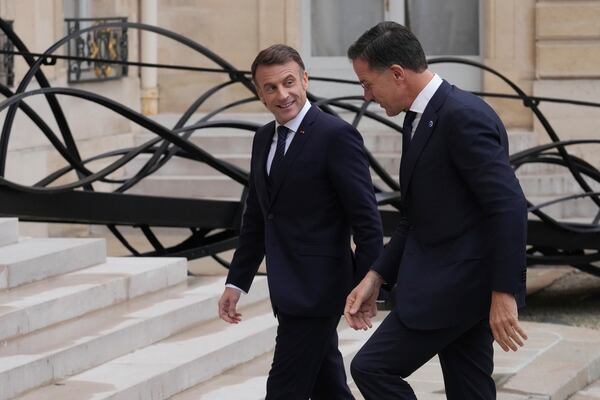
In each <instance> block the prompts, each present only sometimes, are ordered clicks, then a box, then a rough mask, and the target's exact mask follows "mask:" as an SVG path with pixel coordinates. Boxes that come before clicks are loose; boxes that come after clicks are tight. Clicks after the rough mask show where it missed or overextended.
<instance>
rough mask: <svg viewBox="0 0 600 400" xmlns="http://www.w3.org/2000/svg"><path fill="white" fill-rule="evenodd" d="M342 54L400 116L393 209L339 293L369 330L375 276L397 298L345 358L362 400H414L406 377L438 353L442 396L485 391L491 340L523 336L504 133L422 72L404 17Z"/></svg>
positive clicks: (515, 205) (518, 211)
mask: <svg viewBox="0 0 600 400" xmlns="http://www.w3.org/2000/svg"><path fill="white" fill-rule="evenodd" d="M348 57H349V58H350V59H351V60H352V65H353V68H354V71H355V73H356V75H357V76H358V78H359V80H360V81H361V83H362V85H363V88H364V96H365V98H366V99H367V100H372V101H375V102H377V103H379V104H380V106H381V107H383V108H384V109H385V111H386V113H387V114H388V115H390V116H392V115H397V114H399V113H400V112H402V111H404V112H406V117H405V122H404V128H403V150H402V160H401V166H400V184H401V195H402V203H403V216H402V220H401V223H400V225H399V226H398V228H397V230H396V231H395V232H394V234H393V235H392V238H391V240H390V242H389V243H388V245H387V246H386V248H385V250H384V252H383V254H382V256H381V257H380V258H379V259H378V260H377V261H376V262H375V263H374V265H373V266H372V268H371V270H370V271H369V272H368V273H367V275H366V276H365V278H364V279H363V281H362V282H361V283H360V284H359V285H358V286H357V287H356V288H355V289H354V290H353V291H352V292H351V294H350V295H349V296H348V299H347V304H346V308H345V317H346V319H347V320H348V322H349V324H350V325H351V326H352V327H354V328H355V329H367V328H369V327H371V320H370V318H371V317H372V316H373V315H374V314H375V312H376V308H375V299H376V297H377V293H378V290H379V287H380V286H381V284H382V283H384V282H386V283H389V284H394V283H396V288H395V297H394V300H395V306H394V309H393V311H392V312H391V313H390V314H389V315H388V316H387V317H386V318H385V320H384V321H383V322H382V324H381V325H380V327H379V328H378V329H377V331H375V333H374V334H373V335H372V336H371V338H370V339H369V341H368V342H367V343H366V344H365V346H364V347H363V348H362V349H361V350H360V352H359V353H358V354H357V355H356V357H355V358H354V360H353V361H352V365H351V371H352V376H353V377H354V381H355V382H356V384H357V386H358V387H359V389H360V391H361V392H362V393H363V395H364V397H365V399H367V400H385V399H414V398H415V394H414V392H413V390H412V389H411V387H410V385H409V384H408V383H407V382H406V381H405V380H404V379H402V378H406V377H407V376H409V375H410V374H411V373H412V372H414V371H415V370H416V369H417V368H419V367H420V366H421V365H423V364H424V363H425V362H427V361H428V360H429V359H431V358H432V357H433V356H435V355H436V354H437V355H438V356H439V359H440V363H441V367H442V372H443V376H444V383H445V387H446V395H447V398H448V399H457V400H469V399H494V398H495V397H496V389H495V385H494V381H493V379H492V370H493V347H492V343H493V340H494V339H495V340H496V341H497V342H498V343H499V345H500V346H501V347H502V348H503V349H504V350H505V351H508V350H509V349H512V350H515V351H516V350H517V348H518V346H522V345H523V339H526V334H525V332H524V331H523V329H522V328H521V327H520V325H519V322H518V312H517V307H518V306H520V305H522V304H523V300H524V293H525V292H524V291H525V235H526V222H527V221H526V217H527V208H526V201H525V198H524V196H523V193H522V191H521V188H520V186H519V182H518V181H517V179H516V177H515V174H514V172H513V170H512V168H511V167H510V165H509V162H508V138H507V134H506V131H505V129H504V126H503V125H502V122H501V121H500V119H499V118H498V116H497V115H496V113H495V112H494V111H493V110H492V109H491V108H490V107H489V106H488V105H487V104H486V103H485V102H484V101H482V100H481V99H480V98H479V97H477V96H474V95H472V94H470V93H467V92H464V91H462V90H460V89H458V88H456V87H454V86H452V85H450V84H448V83H447V82H446V81H443V80H442V79H441V78H440V77H438V76H437V75H435V74H434V73H432V72H431V71H430V70H428V68H427V61H426V59H425V55H424V52H423V49H422V48H421V45H420V43H419V42H418V40H417V39H416V37H415V36H414V35H413V34H412V33H411V32H410V31H409V30H408V29H406V28H405V27H403V26H402V25H399V24H396V23H394V22H382V23H380V24H378V25H376V26H375V27H373V28H371V29H370V30H368V31H367V32H366V33H364V34H363V35H362V36H361V37H360V38H359V39H358V40H357V41H356V42H355V43H354V44H353V45H352V46H351V47H350V48H349V49H348Z"/></svg>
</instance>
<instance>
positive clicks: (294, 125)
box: [275, 100, 310, 132]
mask: <svg viewBox="0 0 600 400" xmlns="http://www.w3.org/2000/svg"><path fill="white" fill-rule="evenodd" d="M308 110H310V102H309V101H308V100H306V102H305V103H304V107H302V109H301V110H300V112H299V113H298V114H296V116H295V117H294V118H292V119H290V120H289V121H288V122H286V123H285V124H283V125H285V126H286V127H287V128H288V129H289V130H290V131H292V132H296V131H297V130H298V128H300V124H301V123H302V120H303V119H304V116H305V115H306V113H307V112H308ZM279 125H280V124H279V123H278V122H277V121H275V130H277V128H278V127H279Z"/></svg>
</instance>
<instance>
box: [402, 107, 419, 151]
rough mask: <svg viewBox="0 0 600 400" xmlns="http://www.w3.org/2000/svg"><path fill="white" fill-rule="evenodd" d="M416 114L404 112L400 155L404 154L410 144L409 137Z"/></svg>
mask: <svg viewBox="0 0 600 400" xmlns="http://www.w3.org/2000/svg"><path fill="white" fill-rule="evenodd" d="M416 116H417V113H416V112H414V111H406V115H405V116H404V122H403V123H402V153H404V154H406V151H407V150H408V145H409V144H410V139H411V138H410V136H411V133H412V124H413V121H414V120H415V117H416Z"/></svg>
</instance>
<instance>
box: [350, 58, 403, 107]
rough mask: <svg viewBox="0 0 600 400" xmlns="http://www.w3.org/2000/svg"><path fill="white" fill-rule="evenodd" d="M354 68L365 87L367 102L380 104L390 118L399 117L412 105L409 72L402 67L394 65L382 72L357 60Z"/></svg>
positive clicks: (361, 60)
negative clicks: (407, 79) (408, 80)
mask: <svg viewBox="0 0 600 400" xmlns="http://www.w3.org/2000/svg"><path fill="white" fill-rule="evenodd" d="M352 68H354V72H355V73H356V76H357V77H358V80H359V81H360V83H361V85H362V87H363V91H364V94H363V95H364V98H365V100H368V101H374V102H375V103H378V104H379V105H380V106H381V107H382V108H384V109H385V112H386V114H387V115H388V116H390V117H391V116H394V115H398V114H400V113H401V112H402V111H404V110H406V109H408V108H409V107H410V105H411V104H412V101H413V98H411V96H410V95H409V93H410V92H409V90H408V86H407V82H406V74H407V73H408V72H409V71H407V70H405V69H404V68H402V67H401V66H399V65H396V64H394V65H392V66H391V67H388V68H385V69H382V70H378V69H372V68H371V67H370V66H369V63H368V62H367V61H365V60H363V59H361V58H356V59H354V60H353V61H352Z"/></svg>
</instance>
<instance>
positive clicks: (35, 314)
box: [0, 218, 276, 400]
mask: <svg viewBox="0 0 600 400" xmlns="http://www.w3.org/2000/svg"><path fill="white" fill-rule="evenodd" d="M0 277H1V278H2V279H1V282H2V287H1V288H0V400H8V399H36V400H38V399H53V400H54V399H91V398H93V399H128V400H129V399H168V398H170V397H171V396H173V395H175V394H177V393H179V392H182V391H184V390H186V389H189V388H191V387H193V386H194V385H196V384H200V383H202V382H204V381H206V380H208V379H210V378H212V377H214V376H216V375H219V374H220V373H221V372H222V371H224V370H226V369H228V368H232V367H235V366H237V365H239V364H241V363H244V362H246V361H249V360H251V359H253V358H255V357H256V356H260V355H262V354H264V353H267V352H269V351H272V349H273V346H274V336H275V329H276V320H275V318H273V314H272V311H271V307H270V304H269V301H268V289H267V284H266V279H265V278H264V277H257V278H256V280H255V282H254V285H253V287H252V291H251V292H250V294H249V295H247V296H244V297H243V299H242V304H241V312H242V313H243V314H244V321H243V322H242V323H241V324H240V325H236V326H231V325H228V324H226V323H224V322H222V321H220V320H218V319H217V318H216V310H217V302H218V299H219V297H220V295H221V292H222V290H223V285H224V278H223V277H221V276H207V277H194V278H188V276H187V263H186V261H185V259H181V258H117V257H106V245H105V241H104V239H63V238H50V239H27V238H19V235H18V223H17V220H16V219H11V218H8V219H0Z"/></svg>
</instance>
